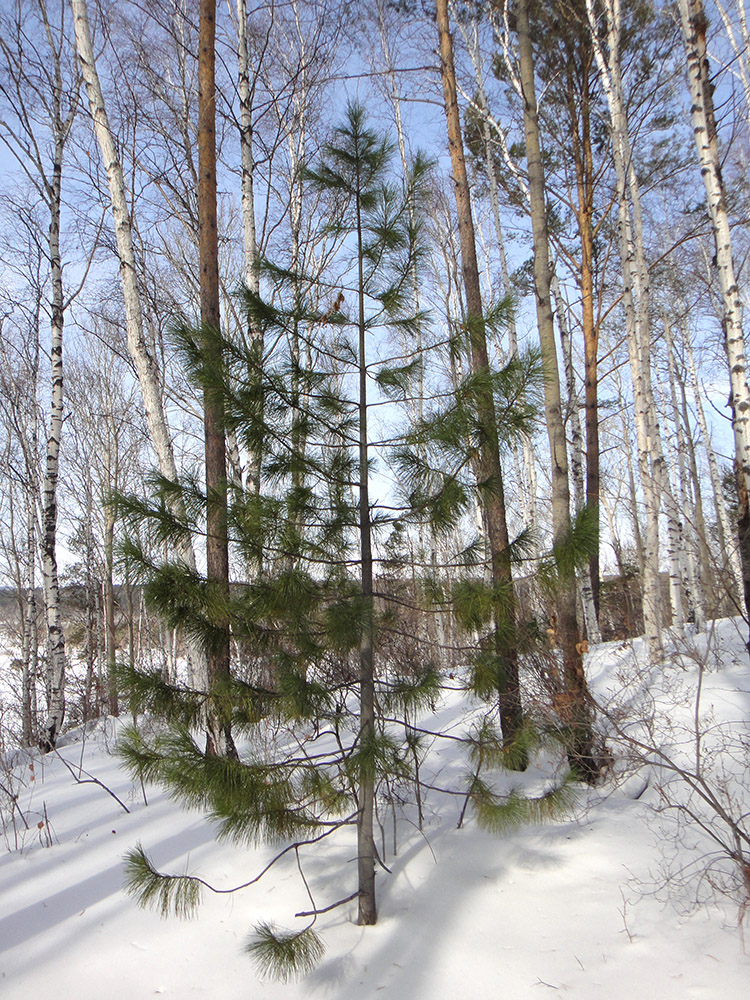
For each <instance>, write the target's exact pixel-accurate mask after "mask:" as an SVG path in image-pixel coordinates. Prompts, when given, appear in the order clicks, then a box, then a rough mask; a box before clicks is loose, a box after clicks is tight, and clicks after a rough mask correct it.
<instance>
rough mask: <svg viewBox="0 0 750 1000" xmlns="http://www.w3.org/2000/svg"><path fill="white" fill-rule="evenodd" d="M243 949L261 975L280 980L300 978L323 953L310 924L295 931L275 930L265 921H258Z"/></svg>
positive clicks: (314, 964) (321, 945)
mask: <svg viewBox="0 0 750 1000" xmlns="http://www.w3.org/2000/svg"><path fill="white" fill-rule="evenodd" d="M245 950H246V952H247V953H248V954H249V955H250V957H251V958H252V960H253V962H254V963H255V967H256V969H257V970H258V974H259V975H260V976H261V977H262V978H263V979H275V980H277V981H278V982H281V983H288V982H291V981H293V980H297V979H303V978H304V977H305V976H307V975H309V974H310V973H311V972H312V971H313V969H314V968H315V967H316V965H318V963H319V962H320V960H321V959H322V958H323V955H324V954H325V947H324V945H323V942H322V941H321V940H320V938H319V937H318V935H317V934H316V933H315V931H313V930H312V928H310V927H308V928H306V929H305V930H303V931H301V932H299V933H296V934H295V933H293V932H290V931H277V930H276V929H275V927H274V926H273V925H272V924H267V923H262V924H258V926H257V927H256V928H255V937H254V939H253V940H251V941H249V942H248V944H247V945H246V947H245Z"/></svg>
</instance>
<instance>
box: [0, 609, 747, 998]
mask: <svg viewBox="0 0 750 1000" xmlns="http://www.w3.org/2000/svg"><path fill="white" fill-rule="evenodd" d="M706 642H707V640H706V639H704V638H699V639H697V640H696V643H695V649H697V650H698V651H699V652H701V654H702V655H703V654H705V655H703V658H704V659H705V660H706V662H707V664H708V670H707V672H705V673H704V674H703V677H702V684H703V692H702V707H703V708H705V711H706V713H707V714H706V717H707V718H710V719H711V721H712V725H713V727H714V728H713V730H712V731H713V732H719V731H721V732H725V731H726V730H725V729H724V728H722V727H724V726H729V727H730V729H729V730H728V731H729V732H730V733H732V734H735V735H738V736H739V735H740V734H741V732H742V730H741V729H740V726H741V725H744V721H743V720H746V719H748V718H750V694H749V692H750V678H749V677H748V663H747V657H746V655H745V654H744V653H743V650H742V641H741V639H740V638H739V635H738V632H737V630H736V629H734V627H733V626H732V623H723V624H722V626H721V628H720V629H719V630H717V632H716V633H715V634H714V635H712V636H711V638H710V641H709V643H708V645H709V647H710V648H709V650H708V653H705V650H706ZM695 649H694V650H693V653H695ZM635 652H636V653H637V649H636V651H635ZM697 659H698V658H697V657H695V656H693V659H691V656H690V655H687V656H685V655H683V656H682V657H681V658H677V657H674V658H673V661H672V662H671V663H670V664H669V666H668V668H667V669H666V670H665V671H664V672H663V673H662V672H659V674H658V675H657V674H654V673H653V672H652V673H650V674H649V676H648V677H646V676H645V674H644V672H643V670H641V669H639V668H638V663H637V657H636V656H635V655H634V650H633V648H632V647H631V646H627V647H616V646H613V645H610V646H605V647H602V648H601V649H599V650H597V651H596V652H595V654H594V655H593V656H592V657H591V659H590V662H589V664H588V669H589V673H590V676H591V677H592V680H593V681H594V683H595V685H596V687H597V690H598V692H599V693H600V695H601V697H602V698H606V697H611V696H615V698H616V700H617V703H618V704H621V703H622V702H623V700H624V699H627V700H632V701H633V702H634V703H635V704H636V705H637V706H639V707H640V708H643V707H644V705H645V704H649V705H652V707H653V708H654V709H655V710H656V711H657V712H658V719H659V720H660V721H659V725H658V726H657V727H655V728H657V729H658V733H659V735H660V738H662V740H663V746H664V747H667V746H669V747H672V748H674V747H678V745H679V742H680V739H681V738H684V735H685V733H686V732H688V731H689V723H690V719H691V718H692V717H693V715H691V713H692V712H693V709H694V705H695V702H694V693H695V685H696V680H697V665H696V662H697ZM646 682H648V683H646ZM455 710H456V708H455V706H451V705H450V704H448V705H446V706H445V707H444V708H443V709H442V711H443V713H444V715H445V717H449V715H450V713H451V712H452V711H455ZM662 722H663V724H662ZM719 724H721V725H719ZM717 727H719V728H718V729H717ZM115 737H116V725H115V724H113V723H110V724H109V727H108V728H107V729H106V731H104V730H103V729H101V728H100V730H99V731H98V732H96V733H94V734H91V735H89V736H88V737H87V738H86V739H85V740H82V739H81V734H80V733H78V734H77V741H76V742H71V743H69V744H68V745H66V746H64V747H62V748H61V750H60V757H61V758H64V760H66V761H68V762H69V764H70V765H71V767H72V768H73V770H74V772H75V773H76V774H78V771H77V768H78V767H79V765H80V764H81V762H83V767H84V768H85V769H86V772H88V774H90V775H93V776H95V777H96V778H98V779H99V780H100V781H101V782H102V783H103V784H104V785H106V786H107V787H108V788H109V789H110V790H111V791H112V792H113V793H114V794H115V795H117V796H118V797H119V798H120V799H121V800H122V802H123V804H124V805H125V806H127V808H128V809H129V810H130V811H129V812H128V813H126V812H125V811H124V809H123V808H122V807H121V806H120V805H119V804H118V802H117V801H115V799H114V798H113V797H112V796H111V795H110V794H109V793H108V792H107V791H106V790H105V789H103V788H102V787H100V786H99V785H96V784H92V783H86V784H78V783H76V781H75V780H74V778H73V776H72V775H71V772H70V770H68V769H67V768H66V767H65V766H64V763H63V761H62V759H54V758H47V759H44V760H40V759H39V757H38V756H37V755H35V756H33V757H31V756H26V757H23V758H21V757H19V758H17V759H16V760H15V761H11V762H7V764H6V773H5V774H4V775H3V774H0V780H2V781H3V782H4V783H7V782H8V781H9V780H11V778H12V779H13V780H15V782H16V787H17V788H18V791H19V799H18V804H19V808H20V809H22V811H23V813H24V815H25V817H26V820H27V822H28V823H29V827H30V829H29V830H26V829H25V827H24V826H23V824H22V823H21V821H20V818H19V816H18V813H16V822H15V827H16V830H17V834H14V829H13V826H12V825H11V826H8V827H6V830H5V833H4V843H2V842H0V852H1V853H0V997H2V998H3V1000H20V998H24V1000H26V998H28V997H30V996H42V995H45V996H48V995H54V996H57V997H61V998H63V1000H68V998H71V1000H73V998H76V1000H94V998H96V1000H100V998H101V997H106V998H108V1000H125V998H127V1000H131V998H142V997H148V996H152V995H160V996H171V997H175V998H180V1000H186V998H188V997H193V996H195V997H211V998H213V997H217V998H218V997H221V998H222V1000H240V998H243V1000H244V998H247V997H253V998H255V997H268V998H281V997H284V998H285V1000H297V998H302V997H305V998H311V997H321V998H331V1000H344V998H347V1000H349V998H352V997H355V998H358V1000H359V998H362V1000H367V998H370V997H373V998H374V997H376V996H389V997H392V998H396V1000H402V998H403V1000H428V998H429V1000H436V998H437V1000H440V998H443V997H445V998H458V1000H462V998H465V1000H473V998H477V1000H483V998H485V997H486V998H496V997H499V996H501V997H503V998H505V1000H521V998H526V997H529V998H531V997H534V998H536V997H540V996H545V995H552V994H553V993H557V994H558V995H560V994H565V995H568V996H571V997H575V998H576V1000H602V998H607V1000H626V998H627V1000H631V998H633V997H634V996H635V997H638V998H644V1000H645V998H651V997H654V998H656V997H658V998H660V1000H688V998H690V1000H692V998H719V997H721V998H722V1000H740V998H743V1000H744V998H745V997H746V996H747V995H748V986H749V984H750V957H748V956H747V955H745V954H744V953H743V948H742V941H741V935H740V934H739V933H738V928H737V916H738V911H737V906H736V904H735V903H733V902H732V901H731V900H728V899H726V898H725V897H723V896H721V895H719V896H715V898H714V899H712V900H711V901H709V903H707V904H704V905H702V906H700V907H695V906H692V905H691V903H692V901H693V900H694V899H695V897H696V894H703V895H704V896H705V895H706V892H707V886H708V883H707V881H706V879H704V880H703V881H702V882H701V881H700V880H699V879H697V878H696V877H694V875H695V874H696V872H698V873H699V871H700V866H698V868H697V869H695V870H694V862H695V860H696V858H700V857H701V856H702V853H703V854H705V852H706V850H707V849H708V848H707V846H706V840H705V838H701V837H699V836H698V835H697V834H695V833H694V832H692V831H687V832H686V831H682V832H681V833H680V835H679V836H678V837H677V838H676V839H675V838H673V836H672V833H673V832H674V830H675V829H676V828H674V827H670V826H669V823H670V822H671V816H670V815H669V814H666V815H659V814H657V813H655V812H654V809H653V806H654V805H657V804H658V803H659V801H660V799H659V796H658V793H657V788H658V785H659V781H660V780H661V779H660V777H659V773H658V768H651V769H650V770H649V772H648V773H646V770H643V769H642V770H641V771H640V772H639V773H627V774H625V775H624V780H621V781H619V782H617V781H615V780H614V779H612V780H610V781H608V782H607V783H606V784H604V785H603V786H602V787H600V788H597V789H596V790H593V791H588V790H583V789H582V790H581V793H580V796H579V803H578V806H577V808H576V810H575V812H574V814H573V815H571V816H570V817H569V818H568V819H566V820H564V821H558V822H555V823H552V824H550V825H547V826H537V827H531V828H526V829H524V830H522V831H520V832H518V833H515V834H513V835H510V836H505V837H502V838H497V837H492V836H491V835H489V834H486V833H484V832H482V831H481V830H479V829H477V827H476V824H475V823H474V821H473V820H469V821H468V822H467V823H466V825H465V826H464V828H463V829H461V830H458V829H456V820H457V817H458V812H459V808H460V802H457V801H456V800H449V801H447V802H446V801H445V799H444V798H441V797H438V795H437V794H435V793H430V794H428V797H427V800H426V806H425V828H424V835H422V834H420V833H419V831H418V830H417V829H416V828H415V827H414V825H413V824H412V823H411V822H410V821H409V820H408V819H406V818H403V817H400V818H399V821H398V824H397V844H398V854H397V855H396V856H394V855H393V851H392V824H391V818H390V817H387V818H386V819H387V821H386V823H385V826H386V850H387V864H388V867H389V868H390V869H391V874H388V873H385V872H381V873H379V875H378V888H379V900H380V920H379V923H378V925H377V926H376V927H373V928H367V929H364V928H359V927H357V926H356V924H355V923H354V922H353V917H354V904H349V905H347V906H345V907H342V908H339V909H337V910H334V911H332V912H331V913H329V914H327V915H325V916H323V917H321V918H320V920H319V921H318V925H317V927H318V929H319V930H320V932H321V936H322V937H323V940H324V943H325V945H326V955H325V957H324V959H323V961H322V963H321V965H320V966H319V967H318V969H317V970H316V971H315V972H313V973H312V974H311V975H310V976H309V977H308V978H307V979H306V980H304V981H303V982H302V983H296V984H286V985H281V984H276V983H269V982H263V981H261V980H259V979H258V977H257V975H256V973H255V970H254V967H253V965H252V963H251V961H250V959H249V958H248V957H247V956H246V955H245V954H244V953H243V945H244V943H245V941H246V940H247V938H248V936H249V934H250V933H251V931H252V928H253V926H254V925H255V924H256V923H258V922H259V921H261V920H271V921H275V922H276V923H278V924H279V925H280V926H286V927H294V926H295V921H294V913H295V912H296V911H297V910H302V909H306V908H307V907H308V905H309V899H308V897H307V894H306V891H305V887H304V885H303V883H302V881H301V878H300V876H299V873H298V872H297V869H296V867H295V864H294V861H293V858H292V857H289V858H287V860H286V861H285V862H284V863H283V864H282V865H281V866H280V867H279V868H276V869H274V870H273V871H272V872H271V874H270V875H269V876H268V877H267V878H266V879H264V880H263V881H262V882H261V883H260V884H258V885H256V886H254V887H252V888H250V889H247V890H245V891H243V892H241V893H238V894H233V895H231V894H230V895H220V896H214V895H208V896H207V897H205V899H204V903H203V905H202V907H201V909H200V911H199V915H198V917H197V919H195V920H193V921H189V922H181V921H179V920H176V919H175V918H168V919H167V920H161V919H160V917H159V916H158V914H155V913H153V912H150V911H144V910H140V909H138V908H137V907H136V905H135V904H134V902H133V901H132V900H131V899H130V898H129V897H128V896H126V895H125V894H124V892H123V891H122V889H121V885H122V857H123V854H124V853H125V851H126V850H128V849H129V848H131V847H133V846H134V845H135V844H136V843H137V842H139V841H140V842H142V843H143V845H144V847H145V848H146V850H147V851H148V852H149V854H150V855H151V856H152V857H153V859H154V861H155V862H156V863H157V865H159V866H160V867H161V868H163V869H165V870H172V871H179V872H182V871H185V870H188V871H190V872H192V873H193V874H200V875H201V876H203V877H205V878H206V879H207V880H209V881H210V882H211V883H212V884H213V885H215V886H217V887H230V886H231V885H233V884H236V883H238V882H244V881H246V880H247V879H248V878H250V877H252V876H253V875H254V874H256V873H257V872H258V871H259V870H260V869H261V868H262V866H263V864H264V863H265V861H266V860H268V859H269V858H270V857H272V856H273V854H274V851H273V850H272V849H271V848H264V849H259V850H245V849H239V848H236V847H232V846H227V845H220V844H217V843H216V842H215V841H214V839H213V832H212V829H211V827H210V824H208V823H207V822H206V821H205V820H204V819H202V817H201V816H200V815H199V814H197V813H186V812H184V811H182V810H181V809H179V808H178V807H176V806H175V805H174V804H173V803H171V802H170V801H169V800H168V799H167V798H166V796H165V795H164V794H163V793H162V792H161V791H159V790H158V789H153V788H147V789H146V794H147V799H148V804H145V802H144V796H143V792H142V790H141V788H140V787H139V786H138V787H134V786H133V785H132V784H131V782H130V780H129V778H128V777H127V776H126V775H125V774H124V773H123V772H122V771H121V770H120V768H119V766H118V763H117V759H116V758H115V757H114V756H112V755H111V754H110V753H109V752H108V748H109V747H111V745H112V743H113V742H114V739H115ZM611 745H612V746H613V748H614V747H615V746H616V741H615V740H614V739H613V741H612V743H611ZM738 745H740V744H738ZM732 746H734V744H732ZM683 750H684V752H685V753H689V751H690V743H689V741H688V740H685V745H684V747H683V748H682V750H680V751H679V752H682V751H683ZM442 753H443V755H444V759H442V760H438V761H436V762H434V766H435V767H436V768H439V769H442V770H443V773H444V774H445V773H446V772H447V771H450V770H451V769H452V768H454V767H457V766H458V765H457V762H455V761H454V760H453V759H451V758H450V755H449V754H448V752H447V751H442ZM10 763H15V767H14V769H13V772H12V774H9V773H7V772H8V765H9V764H10ZM725 763H726V762H725ZM745 766H746V762H745V763H743V762H742V761H740V760H735V759H732V760H730V761H729V764H728V765H727V767H728V770H727V773H732V774H734V773H736V772H737V771H738V769H739V771H740V772H741V770H742V768H743V767H745ZM32 768H33V770H32ZM733 769H734V770H733ZM614 770H615V771H616V772H618V771H620V770H621V768H620V766H619V765H618V766H616V767H615V768H614ZM82 776H83V777H84V778H85V777H86V774H83V775H82ZM740 776H741V774H740ZM32 779H33V780H32ZM646 779H648V785H647V786H646ZM745 787H747V785H745ZM636 795H637V796H639V797H638V798H635V796H636ZM3 816H4V818H6V819H7V818H8V810H7V804H6V805H4V806H3ZM45 817H46V819H45ZM39 823H42V824H43V825H42V827H41V828H40V827H39V826H38V824H39ZM50 841H51V845H50ZM354 855H355V844H354V835H353V832H352V831H342V832H341V833H340V834H338V835H337V837H336V838H334V839H332V840H331V841H330V842H327V843H326V846H325V848H324V849H323V850H318V851H316V852H313V851H310V852H308V853H307V854H306V856H305V873H306V876H307V877H308V879H309V880H310V884H311V888H312V890H313V893H314V895H315V898H316V901H317V902H318V904H319V905H325V904H326V902H329V901H333V900H336V899H338V898H340V897H342V896H344V895H347V894H348V893H349V892H351V891H352V890H353V888H354V879H355V876H356V873H355V870H354V864H353V863H352V859H353V857H354ZM665 864H666V865H667V866H668V868H669V871H670V873H672V874H674V873H675V872H677V871H678V870H682V869H683V868H684V866H686V865H688V866H691V865H692V866H693V867H692V868H690V871H689V872H688V873H687V874H686V875H685V876H684V877H680V878H676V879H674V880H673V884H672V885H671V886H670V887H666V888H665V885H664V879H663V877H662V876H661V875H660V870H661V869H662V867H663V866H664V865H665ZM654 885H656V886H657V888H658V891H657V892H656V893H653V892H652V891H651V890H652V888H653V887H654ZM714 895H715V894H714ZM298 923H299V921H298Z"/></svg>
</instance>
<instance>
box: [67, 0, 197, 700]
mask: <svg viewBox="0 0 750 1000" xmlns="http://www.w3.org/2000/svg"><path fill="white" fill-rule="evenodd" d="M71 7H72V10H73V17H74V25H75V39H76V50H77V53H78V59H79V62H80V65H81V74H82V77H83V81H84V84H85V87H86V94H87V96H88V101H89V109H90V111H91V118H92V120H93V123H94V131H95V133H96V137H97V140H98V142H99V148H100V150H101V154H102V161H103V164H104V169H105V171H106V174H107V183H108V185H109V195H110V200H111V205H112V217H113V220H114V225H115V236H116V240H117V253H118V256H119V258H120V278H121V281H122V290H123V298H124V300H125V325H126V332H127V344H128V353H129V354H130V357H131V359H132V361H133V364H134V366H135V370H136V374H137V376H138V383H139V385H140V387H141V395H142V397H143V404H144V408H145V414H146V421H147V424H148V429H149V435H150V437H151V442H152V444H153V446H154V451H155V452H156V458H157V462H158V465H159V471H160V472H161V474H162V475H163V476H164V477H165V478H166V479H170V480H172V481H173V482H176V481H177V465H176V463H175V458H174V451H173V448H172V441H171V438H170V434H169V427H168V424H167V416H166V411H165V408H164V396H163V391H162V387H161V380H160V376H159V369H158V366H157V364H156V361H155V359H154V357H153V356H152V354H151V353H150V351H149V349H148V344H147V341H146V337H145V334H144V322H143V307H142V302H141V295H140V289H139V286H138V271H137V265H136V258H135V249H134V245H133V229H132V225H131V218H130V210H129V208H128V201H127V193H126V188H125V177H124V173H123V169H122V163H121V162H120V157H119V154H118V151H117V147H116V145H115V141H114V138H113V134H112V130H111V128H110V124H109V116H108V114H107V108H106V105H105V102H104V94H103V92H102V87H101V82H100V80H99V73H98V71H97V68H96V61H95V57H94V47H93V44H92V40H91V27H90V24H89V14H88V4H87V0H71ZM180 513H181V511H180V510H178V511H177V514H178V516H179V514H180ZM178 555H179V557H180V559H181V560H182V561H183V563H184V564H185V566H186V567H187V568H188V569H189V570H191V571H192V572H195V571H196V568H197V564H196V560H195V553H194V551H193V547H192V544H191V543H190V542H189V541H183V542H180V543H179V545H178ZM190 652H191V656H190V659H191V660H192V661H193V663H192V666H193V667H194V668H197V671H198V674H197V676H195V677H191V682H194V683H199V684H201V685H203V686H204V687H207V684H208V674H207V664H206V658H205V656H204V655H203V654H202V653H201V652H199V650H198V649H197V648H193V649H191V651H190Z"/></svg>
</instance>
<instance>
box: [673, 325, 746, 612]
mask: <svg viewBox="0 0 750 1000" xmlns="http://www.w3.org/2000/svg"><path fill="white" fill-rule="evenodd" d="M685 349H686V355H687V364H688V376H689V380H690V387H691V389H692V391H693V399H694V401H695V413H696V416H697V417H698V427H699V428H700V432H701V436H702V437H703V446H704V447H705V449H706V458H707V459H708V474H709V478H710V480H711V490H712V493H713V497H714V510H715V511H716V524H717V528H718V533H719V547H720V550H721V553H722V555H723V556H724V557H725V558H726V568H728V570H729V574H730V578H731V581H732V584H733V585H734V593H733V594H731V595H730V596H731V598H732V600H733V601H734V602H735V603H736V602H740V603H741V602H742V587H743V584H742V565H741V563H740V554H739V551H738V548H737V533H736V532H735V530H734V528H733V527H732V524H731V523H730V520H729V514H728V513H727V505H726V503H725V502H724V489H723V485H722V479H721V472H720V470H719V463H718V462H717V461H716V452H715V451H714V448H713V444H712V442H711V434H710V431H709V428H708V421H707V420H706V411H705V410H704V409H703V400H702V398H701V393H700V387H699V385H698V378H697V374H696V370H695V358H694V356H693V346H692V344H691V343H690V341H689V339H688V338H687V337H686V338H685ZM724 568H725V567H722V569H724Z"/></svg>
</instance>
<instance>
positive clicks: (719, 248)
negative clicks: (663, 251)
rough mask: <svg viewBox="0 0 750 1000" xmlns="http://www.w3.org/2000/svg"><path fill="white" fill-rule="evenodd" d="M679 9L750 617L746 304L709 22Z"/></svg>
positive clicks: (700, 10) (683, 1) (690, 5)
mask: <svg viewBox="0 0 750 1000" xmlns="http://www.w3.org/2000/svg"><path fill="white" fill-rule="evenodd" d="M679 9H680V20H681V22H682V33H683V38H684V40H685V55H686V59H687V73H688V86H689V88H690V102H691V108H690V111H691V115H692V120H693V133H694V135H695V146H696V150H697V153H698V159H699V162H700V167H701V175H702V177H703V184H704V187H705V191H706V204H707V207H708V214H709V216H710V218H711V228H712V230H713V236H714V246H715V248H716V270H717V273H718V278H719V287H720V289H721V301H722V307H723V316H722V326H723V329H724V343H725V346H726V353H727V360H728V362H729V378H730V383H731V403H732V429H733V431H734V446H735V474H736V479H737V497H738V502H739V510H738V529H739V540H740V562H741V566H742V578H743V591H744V602H745V609H746V611H747V612H748V614H750V386H749V385H748V377H747V363H746V360H745V338H744V333H743V330H742V299H741V296H740V290H739V286H738V284H737V279H736V276H735V268H734V261H733V259H732V237H731V232H730V227H729V213H728V210H727V201H726V190H725V186H724V178H723V177H722V173H721V156H720V152H719V139H718V135H717V131H716V115H715V112H714V104H713V90H714V85H713V82H712V80H711V76H710V73H709V65H708V53H707V47H706V29H707V24H708V22H707V19H706V13H705V10H704V7H703V0H679ZM748 649H749V650H750V642H748Z"/></svg>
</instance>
